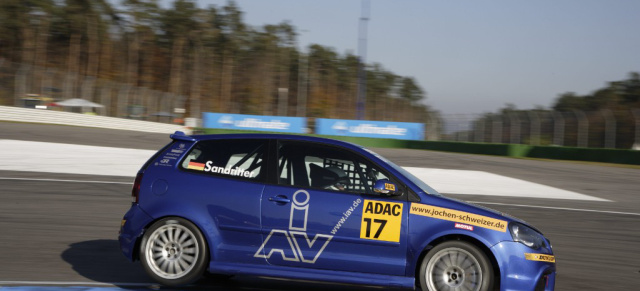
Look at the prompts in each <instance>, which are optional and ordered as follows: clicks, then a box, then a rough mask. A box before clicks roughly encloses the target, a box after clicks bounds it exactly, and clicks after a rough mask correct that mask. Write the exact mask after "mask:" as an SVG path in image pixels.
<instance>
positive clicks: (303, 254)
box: [253, 190, 333, 264]
mask: <svg viewBox="0 0 640 291" xmlns="http://www.w3.org/2000/svg"><path fill="white" fill-rule="evenodd" d="M292 198H293V199H291V200H292V201H291V202H292V203H291V212H290V217H289V230H283V229H272V230H271V232H270V233H269V235H268V236H267V238H266V239H265V240H264V242H263V243H262V245H261V246H260V248H259V249H258V251H257V252H256V253H255V254H254V255H253V256H254V257H255V258H264V259H269V258H271V256H273V255H274V254H280V256H281V257H282V259H283V260H285V261H290V262H303V263H307V264H314V263H315V262H316V261H317V260H318V258H319V257H320V255H321V254H322V251H324V249H325V248H326V247H327V245H329V241H331V239H332V238H333V235H328V234H316V235H315V236H314V237H313V239H310V238H309V235H308V234H307V233H306V231H307V218H308V215H309V200H310V198H311V195H309V192H307V191H305V190H298V191H296V192H295V193H293V197H292ZM283 245H285V246H289V248H286V249H283V248H281V246H283Z"/></svg>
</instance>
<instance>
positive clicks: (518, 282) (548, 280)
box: [491, 242, 556, 291]
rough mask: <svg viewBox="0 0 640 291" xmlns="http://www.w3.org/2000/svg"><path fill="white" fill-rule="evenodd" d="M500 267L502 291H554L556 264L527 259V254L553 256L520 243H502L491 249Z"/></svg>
mask: <svg viewBox="0 0 640 291" xmlns="http://www.w3.org/2000/svg"><path fill="white" fill-rule="evenodd" d="M491 251H492V252H493V253H494V254H495V256H496V260H497V261H498V266H500V290H502V291H511V290H521V291H553V290H554V286H555V281H556V264H555V263H552V262H546V261H537V260H532V259H531V258H529V259H527V258H526V257H525V254H526V253H528V254H532V253H533V254H536V253H537V254H541V255H549V256H553V254H552V253H544V252H540V251H539V250H538V251H536V250H533V249H530V248H528V247H526V246H525V245H523V244H521V243H518V242H501V243H499V244H497V245H495V246H493V247H492V248H491Z"/></svg>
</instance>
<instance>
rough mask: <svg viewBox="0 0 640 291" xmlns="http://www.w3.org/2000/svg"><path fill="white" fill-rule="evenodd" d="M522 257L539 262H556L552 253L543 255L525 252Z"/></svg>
mask: <svg viewBox="0 0 640 291" xmlns="http://www.w3.org/2000/svg"><path fill="white" fill-rule="evenodd" d="M524 258H525V259H527V260H529V261H539V262H548V263H555V262H556V257H554V256H552V255H545V254H530V253H525V254H524Z"/></svg>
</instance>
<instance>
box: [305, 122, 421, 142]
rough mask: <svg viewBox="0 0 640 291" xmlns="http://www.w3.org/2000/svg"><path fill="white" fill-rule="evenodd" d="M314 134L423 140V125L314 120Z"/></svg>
mask: <svg viewBox="0 0 640 291" xmlns="http://www.w3.org/2000/svg"><path fill="white" fill-rule="evenodd" d="M316 133H317V134H322V135H339V136H356V137H373V138H391V139H404V140H424V124H423V123H410V122H390V121H368V120H346V119H326V118H316Z"/></svg>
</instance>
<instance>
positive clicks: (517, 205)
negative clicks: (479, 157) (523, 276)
mask: <svg viewBox="0 0 640 291" xmlns="http://www.w3.org/2000/svg"><path fill="white" fill-rule="evenodd" d="M467 202H469V203H475V204H487V205H504V206H515V207H527V208H543V209H555V210H569V211H582V212H597V213H609V214H621V215H634V216H640V213H633V212H620V211H608V210H595V209H580V208H567V207H551V206H537V205H524V204H509V203H497V202H480V201H467Z"/></svg>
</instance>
